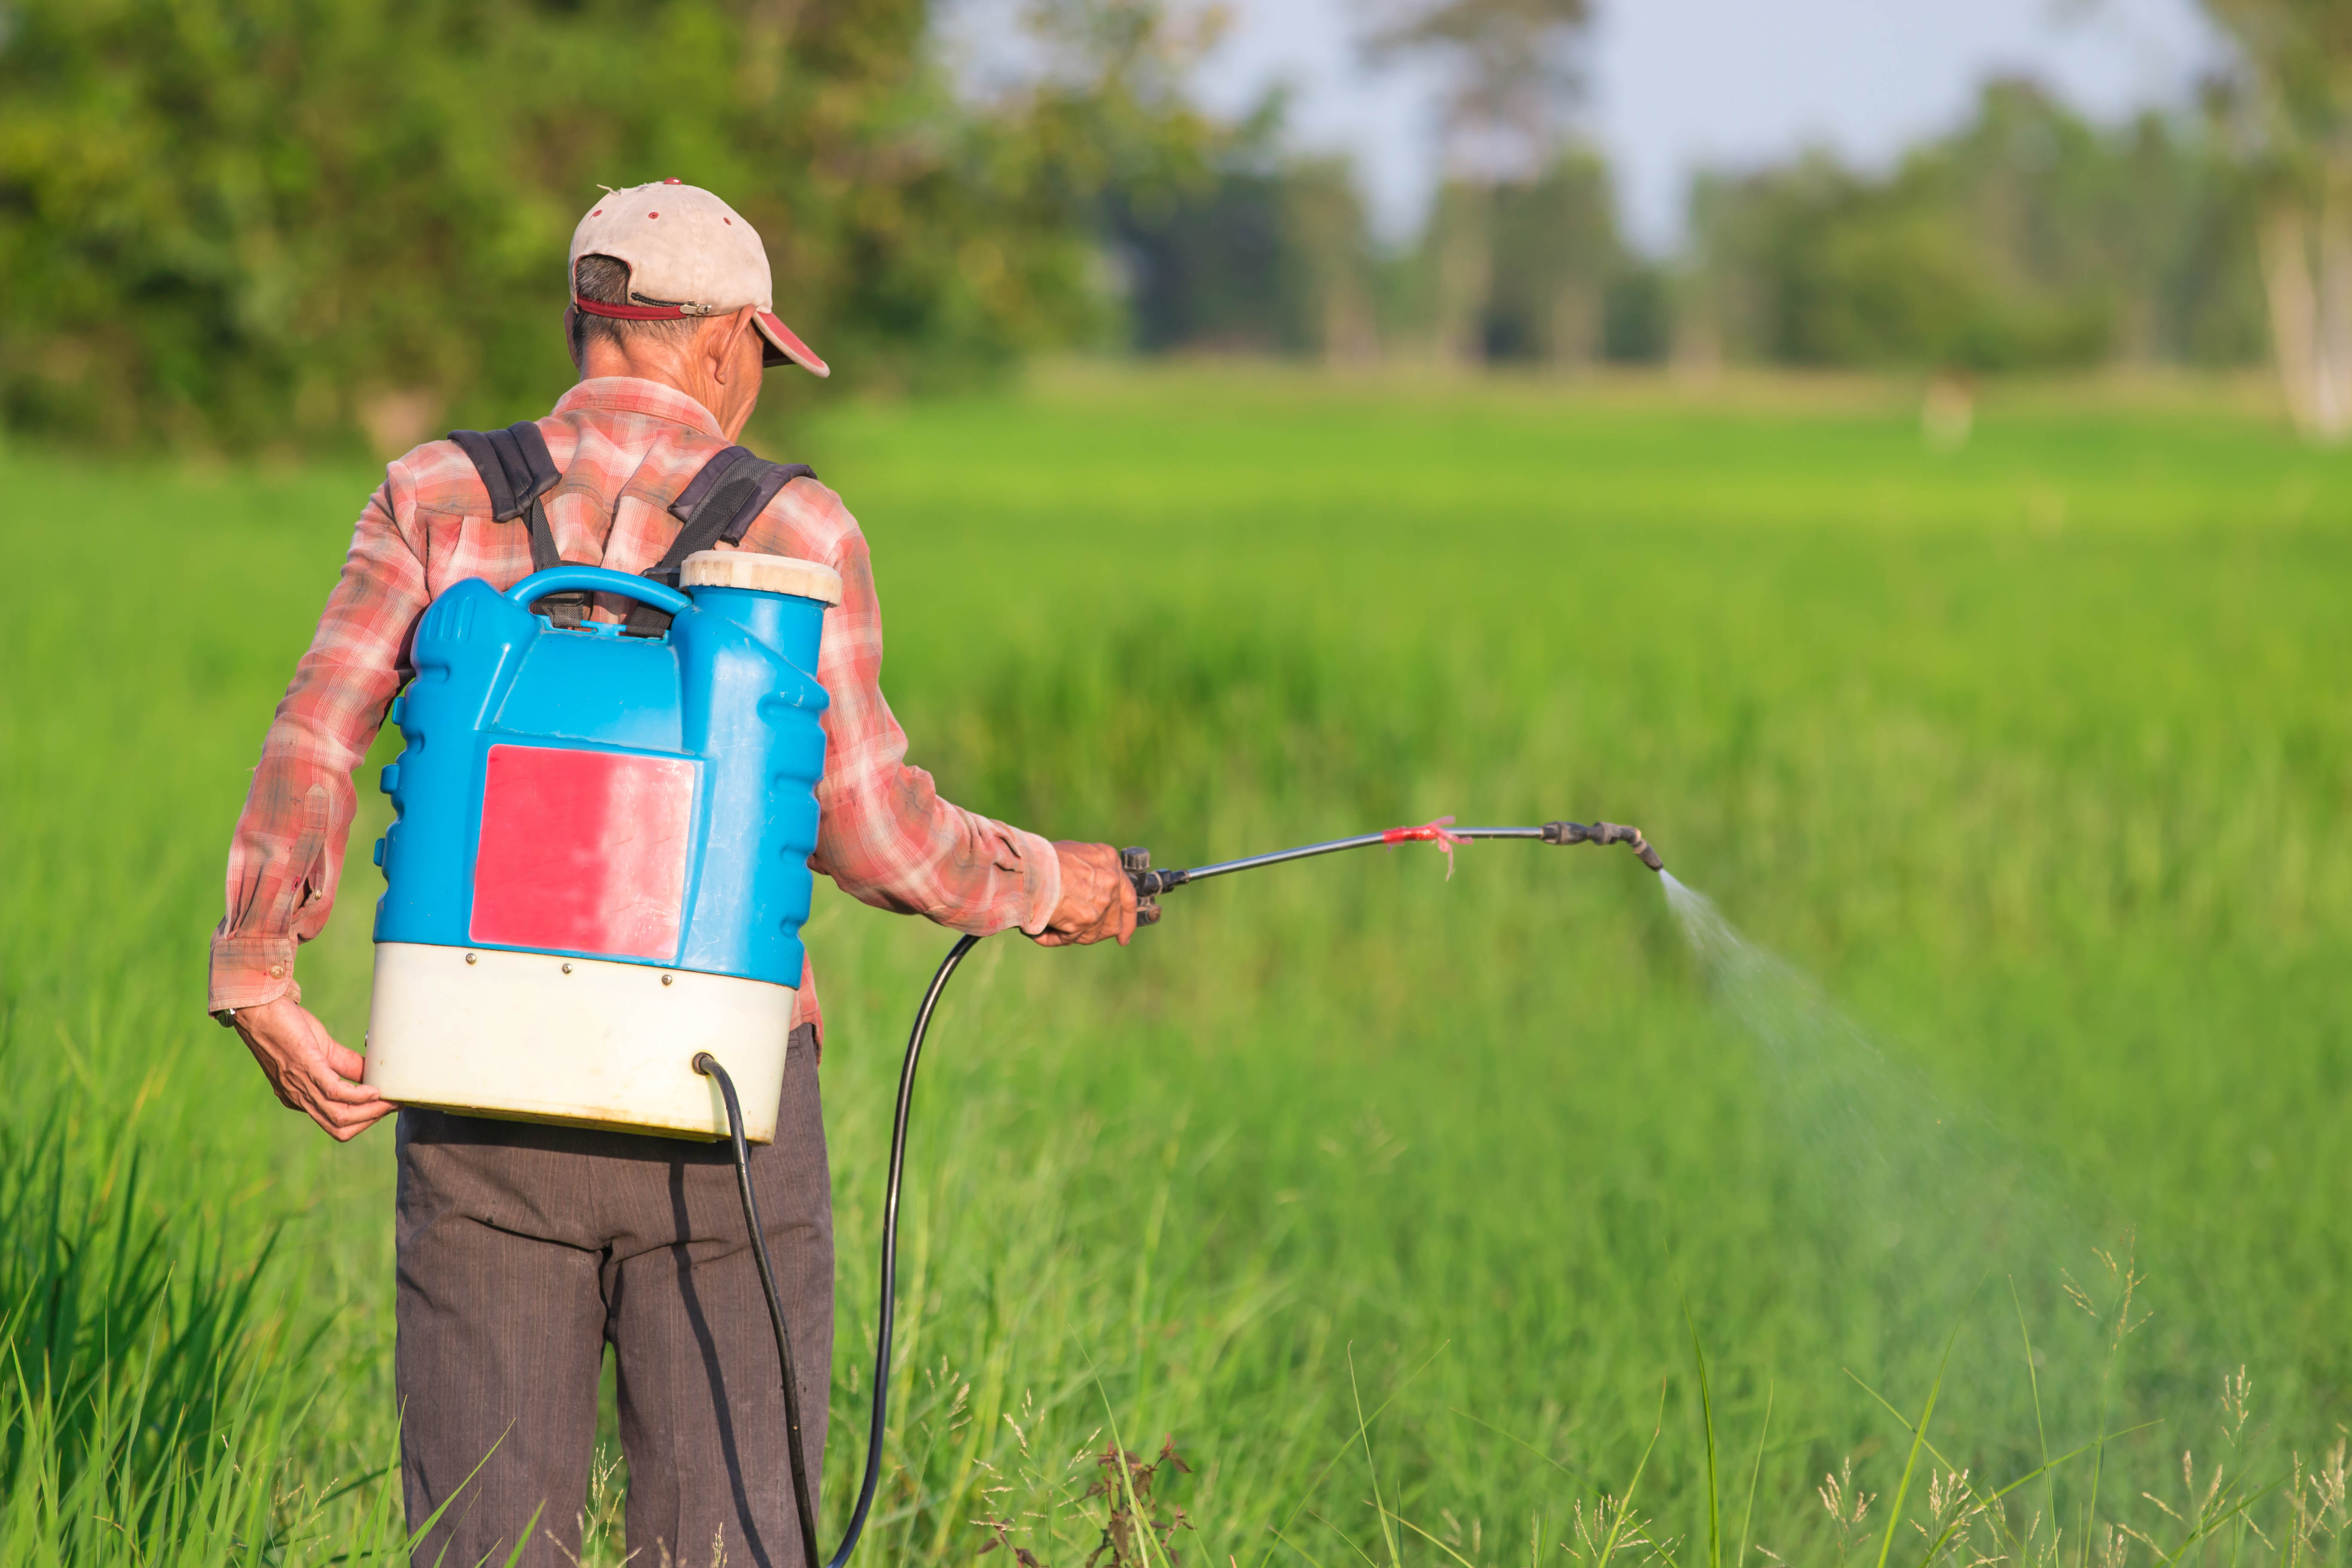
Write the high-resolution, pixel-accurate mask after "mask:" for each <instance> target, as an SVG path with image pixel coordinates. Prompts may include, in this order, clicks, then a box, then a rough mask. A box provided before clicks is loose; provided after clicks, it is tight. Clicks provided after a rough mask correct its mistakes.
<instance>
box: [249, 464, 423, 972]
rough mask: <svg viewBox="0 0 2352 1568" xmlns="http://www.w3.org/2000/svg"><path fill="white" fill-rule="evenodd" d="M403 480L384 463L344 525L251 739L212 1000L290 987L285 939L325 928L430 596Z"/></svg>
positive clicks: (293, 943)
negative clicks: (249, 777) (372, 764)
mask: <svg viewBox="0 0 2352 1568" xmlns="http://www.w3.org/2000/svg"><path fill="white" fill-rule="evenodd" d="M405 482H406V477H405V474H404V469H403V468H402V466H401V465H399V464H397V463H395V464H394V465H393V467H392V468H391V470H390V473H389V475H388V477H387V478H386V479H385V481H384V483H383V487H382V488H380V489H377V491H376V492H375V494H374V495H373V496H372V497H371V498H369V500H368V504H367V506H366V508H365V509H364V510H362V512H361V513H360V520H359V523H358V526H357V527H355V528H354V529H353V530H352V547H351V552H350V553H349V554H348V555H346V556H345V557H344V560H343V570H342V575H341V578H340V579H339V580H338V581H337V582H336V584H335V587H334V591H333V592H332V593H331V594H330V595H328V597H327V607H326V610H325V611H324V613H322V614H321V615H320V617H319V629H318V631H317V633H316V634H315V635H314V636H313V637H311V639H310V650H309V651H308V652H306V653H305V654H303V656H302V659H301V662H300V663H299V664H298V665H297V666H296V667H295V669H294V679H293V681H292V683H291V684H290V685H289V686H288V687H287V689H286V696H285V697H284V699H283V700H280V701H279V702H278V713H277V716H276V717H275V718H274V719H272V720H271V721H270V724H269V731H268V734H267V735H266V736H264V737H263V739H262V742H261V760H260V762H259V763H258V764H257V766H256V767H255V768H254V770H253V787H252V789H251V790H250V791H249V792H248V793H247V795H246V798H245V809H244V811H243V812H241V813H240V814H239V815H238V816H237V821H236V837H234V838H233V839H232V840H231V841H230V844H229V852H228V888H227V895H228V897H227V903H228V908H227V912H226V915H225V916H224V917H223V919H222V921H221V923H220V926H219V929H218V930H216V931H215V932H214V933H213V942H212V973H211V982H210V985H209V987H208V992H209V997H210V999H209V1001H208V1003H207V1004H206V1005H208V1006H209V1007H210V1008H211V1009H212V1010H213V1011H215V1012H217V1011H219V1010H220V1009H222V1008H224V1007H257V1006H259V1005H262V1004H263V1003H265V1002H271V1001H275V1000H276V999H277V998H278V997H279V996H283V995H289V994H291V995H293V996H295V997H296V998H298V999H299V997H300V995H301V990H300V988H299V986H297V985H296V984H295V983H294V953H295V950H296V948H297V947H299V945H300V944H301V943H303V942H308V941H310V939H311V938H312V937H315V936H317V935H318V934H319V932H320V931H321V930H322V929H324V927H325V926H326V923H327V917H328V915H329V914H330V913H331V912H332V910H333V909H334V903H335V888H336V884H337V882H338V881H339V880H340V879H341V873H342V863H343V848H344V841H345V839H346V838H347V837H349V836H350V833H351V827H352V815H353V813H354V811H355V810H356V807H357V797H356V795H355V794H354V792H353V789H352V770H353V769H354V768H356V767H358V766H359V764H360V763H361V761H362V759H363V758H364V757H365V756H366V755H367V750H368V746H369V744H370V743H371V742H373V740H374V739H375V733H376V731H377V730H378V729H379V728H380V727H381V726H382V725H383V714H384V709H385V707H386V705H388V704H389V703H390V702H391V700H392V698H393V694H394V692H395V691H397V690H398V689H399V687H400V664H401V660H402V658H403V650H404V645H405V643H406V640H407V637H408V635H409V632H410V629H411V628H412V627H413V626H415V622H416V617H417V616H419V615H421V614H423V613H424V610H425V605H426V603H427V602H428V601H429V600H430V598H431V595H430V593H429V591H428V590H427V587H426V584H425V569H424V563H422V562H421V561H420V560H419V559H418V558H417V555H416V552H415V550H413V549H412V548H411V547H410V544H409V542H408V540H407V539H406V538H405V537H404V534H403V533H402V531H401V529H400V527H399V523H398V520H397V511H396V508H397V500H396V496H397V494H398V492H399V491H400V490H401V489H403V487H404V485H405Z"/></svg>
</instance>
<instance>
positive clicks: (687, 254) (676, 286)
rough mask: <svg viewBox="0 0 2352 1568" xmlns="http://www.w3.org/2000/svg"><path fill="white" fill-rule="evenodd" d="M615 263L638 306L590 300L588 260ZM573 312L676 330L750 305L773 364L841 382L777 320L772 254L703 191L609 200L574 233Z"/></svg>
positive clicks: (682, 189) (631, 193)
mask: <svg viewBox="0 0 2352 1568" xmlns="http://www.w3.org/2000/svg"><path fill="white" fill-rule="evenodd" d="M583 256H609V257H611V258H613V259H614V260H615V261H619V262H623V263H625V264H626V265H627V267H628V268H629V303H627V304H625V305H610V304H606V303H604V302H603V301H602V300H583V299H581V298H580V293H579V278H580V258H582V257H583ZM569 273H570V277H571V279H572V308H573V309H575V310H585V311H587V312H588V313H589V314H590V315H592V316H610V317H614V318H615V319H617V320H620V321H680V320H684V319H687V318H690V317H695V316H724V315H727V314H729V313H730V312H732V311H735V310H741V309H742V308H743V307H744V306H746V305H756V306H758V307H759V310H758V313H757V314H755V315H754V316H753V317H752V318H751V320H752V321H753V322H754V323H755V324H756V325H757V326H758V327H759V329H760V336H761V337H762V338H764V339H765V340H767V352H766V353H765V355H764V356H763V358H764V362H765V363H768V364H782V363H784V362H785V361H787V360H789V361H791V362H792V363H794V364H797V365H799V366H801V367H802V368H803V369H804V370H807V371H810V372H812V373H813V374H817V375H831V374H833V372H832V371H831V370H830V369H829V368H828V367H827V366H826V364H825V363H824V361H823V360H821V359H819V358H818V357H817V356H816V351H815V350H814V349H812V348H810V347H809V346H808V344H806V343H804V342H801V340H800V336H799V334H798V333H796V332H794V331H793V330H792V329H791V328H790V327H788V326H786V325H784V323H783V322H782V321H780V320H778V319H777V316H776V304H775V293H774V290H775V283H774V279H773V276H772V274H771V273H770V271H769V270H768V252H767V250H766V248H765V247H763V246H761V243H760V236H759V233H758V232H757V231H756V230H754V229H753V228H752V227H751V225H750V224H748V223H746V222H744V221H743V215H742V214H741V213H739V212H737V211H736V210H735V209H734V208H733V207H730V206H729V205H727V204H726V203H725V202H722V201H720V200H719V198H718V197H717V196H714V195H711V194H710V193H709V191H706V190H704V189H703V188H702V187H700V186H699V185H686V184H679V183H678V182H677V181H676V180H664V181H662V182H661V183H660V184H652V185H632V186H630V187H629V188H628V189H627V190H625V191H611V192H608V193H606V195H605V196H604V200H602V201H600V202H598V203H597V204H596V205H595V206H594V207H593V209H592V210H591V211H590V212H589V214H588V216H586V217H583V218H582V219H581V220H580V226H579V227H578V228H575V229H573V230H572V260H571V263H570V268H569Z"/></svg>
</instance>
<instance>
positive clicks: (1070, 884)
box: [1037, 839, 1135, 947]
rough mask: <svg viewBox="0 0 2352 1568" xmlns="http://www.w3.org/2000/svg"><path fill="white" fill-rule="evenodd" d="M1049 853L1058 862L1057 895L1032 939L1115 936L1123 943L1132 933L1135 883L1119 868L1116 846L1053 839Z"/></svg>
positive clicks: (1044, 943) (1079, 940) (1060, 941)
mask: <svg viewBox="0 0 2352 1568" xmlns="http://www.w3.org/2000/svg"><path fill="white" fill-rule="evenodd" d="M1054 853H1055V856H1056V857H1058V858H1060V860H1061V862H1062V901H1061V902H1060V903H1059V904H1057V905H1055V909H1054V918H1053V919H1052V920H1051V921H1047V922H1046V925H1045V931H1043V932H1042V933H1041V934H1040V935H1039V936H1038V938H1037V945H1038V946H1040V947H1084V946H1086V945H1087V943H1089V942H1101V941H1103V940H1104V939H1105V938H1108V937H1117V938H1118V944H1119V946H1121V947H1125V946H1126V945H1127V944H1128V942H1129V939H1130V938H1132V937H1133V936H1134V935H1135V884H1134V883H1133V882H1130V881H1129V880H1128V879H1127V873H1126V872H1125V871H1124V870H1122V869H1120V868H1119V864H1118V850H1116V849H1114V848H1112V847H1110V846H1109V845H1108V844H1074V843H1071V842H1069V841H1067V840H1063V839H1057V840H1055V844H1054Z"/></svg>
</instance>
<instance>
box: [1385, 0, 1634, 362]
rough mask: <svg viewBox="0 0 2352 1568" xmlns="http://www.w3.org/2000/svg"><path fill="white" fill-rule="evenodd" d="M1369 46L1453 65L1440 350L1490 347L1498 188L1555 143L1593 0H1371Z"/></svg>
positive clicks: (1540, 161)
mask: <svg viewBox="0 0 2352 1568" xmlns="http://www.w3.org/2000/svg"><path fill="white" fill-rule="evenodd" d="M1368 4H1369V5H1370V12H1371V30H1370V34H1369V36H1368V37H1367V39H1366V43H1365V49H1366V52H1367V54H1368V55H1369V56H1370V58H1371V59H1372V60H1373V61H1375V62H1376V63H1377V62H1385V61H1391V60H1397V59H1402V58H1422V59H1433V60H1436V61H1438V62H1439V63H1440V64H1441V65H1442V66H1443V68H1444V70H1445V71H1446V73H1447V75H1448V77H1449V82H1448V86H1447V90H1446V98H1445V104H1444V114H1443V116H1442V117H1441V120H1440V121H1439V132H1438V133H1439V139H1440V161H1441V166H1442V168H1443V170H1444V180H1443V183H1442V184H1441V185H1440V187H1439V190H1438V194H1437V200H1436V205H1435V211H1434V215H1433V218H1432V220H1431V225H1430V229H1429V233H1430V235H1431V237H1432V240H1433V247H1434V254H1433V258H1432V262H1433V264H1432V268H1431V273H1432V282H1433V327H1432V337H1433V345H1434V347H1435V349H1436V351H1437V353H1438V354H1439V356H1440V357H1441V358H1446V359H1452V360H1454V361H1456V362H1459V363H1475V362H1476V361H1479V360H1481V359H1483V358H1485V357H1486V349H1487V329H1488V320H1487V315H1488V306H1489V303H1490V301H1491V300H1492V297H1493V293H1494V289H1495V275H1494V225H1495V218H1496V215H1495V210H1494V209H1495V192H1496V187H1497V186H1498V185H1500V184H1505V183H1507V182H1517V183H1524V182H1528V181H1533V180H1535V179H1536V178H1537V177H1538V175H1539V174H1541V173H1542V172H1543V170H1544V168H1545V166H1546V165H1547V163H1549V162H1550V160H1551V159H1552V157H1553V156H1554V154H1555V153H1556V152H1557V150H1558V148H1559V137H1560V132H1561V129H1562V124H1563V121H1564V120H1565V117H1566V114H1567V111H1568V110H1569V109H1570V107H1571V106H1572V105H1573V103H1574V102H1575V100H1576V97H1577V94H1578V91H1579V88H1580V79H1579V76H1578V74H1577V71H1576V68H1575V55H1574V50H1575V47H1576V45H1577V43H1578V42H1579V41H1580V38H1581V37H1582V36H1583V33H1584V29H1585V26H1586V25H1587V24H1588V23H1589V22H1590V21H1591V5H1590V4H1589V3H1588V0H1368Z"/></svg>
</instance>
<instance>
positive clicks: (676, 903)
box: [470, 746, 694, 960]
mask: <svg viewBox="0 0 2352 1568" xmlns="http://www.w3.org/2000/svg"><path fill="white" fill-rule="evenodd" d="M693 828H694V764H693V763H689V762H685V761H681V760H679V759H677V758H672V757H635V756H623V755H620V754H618V753H616V752H577V751H567V750H561V749H558V748H555V747H551V746H492V747H491V748H490V755H489V767H488V773H486V775H485V776H484V778H483V781H482V836H481V841H480V843H479V844H478V846H477V847H476V850H475V858H474V916H473V923H472V926H471V927H470V930H471V931H472V933H473V940H475V941H476V942H497V943H499V944H500V945H502V946H509V947H536V948H542V949H550V948H551V949H556V950H559V951H562V952H609V953H612V954H614V956H616V957H624V958H650V959H657V960H658V959H667V958H670V957H671V956H673V955H674V954H675V953H676V952H677V933H678V927H679V925H680V923H681V921H682V920H683V918H684V913H685V907H686V858H687V849H688V845H689V842H690V840H691V838H692V835H693Z"/></svg>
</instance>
